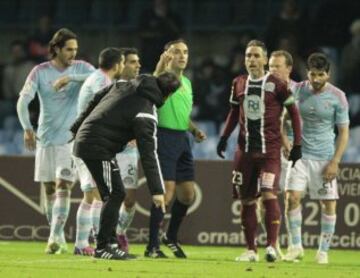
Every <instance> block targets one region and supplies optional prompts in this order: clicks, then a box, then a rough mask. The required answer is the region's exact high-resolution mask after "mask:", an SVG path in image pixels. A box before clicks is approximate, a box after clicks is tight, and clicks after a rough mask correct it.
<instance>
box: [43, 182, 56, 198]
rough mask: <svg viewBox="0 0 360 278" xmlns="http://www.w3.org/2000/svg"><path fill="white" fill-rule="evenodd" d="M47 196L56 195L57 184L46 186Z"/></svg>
mask: <svg viewBox="0 0 360 278" xmlns="http://www.w3.org/2000/svg"><path fill="white" fill-rule="evenodd" d="M45 193H46V195H53V194H54V193H55V184H45Z"/></svg>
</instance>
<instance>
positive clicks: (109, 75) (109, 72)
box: [101, 69, 115, 80]
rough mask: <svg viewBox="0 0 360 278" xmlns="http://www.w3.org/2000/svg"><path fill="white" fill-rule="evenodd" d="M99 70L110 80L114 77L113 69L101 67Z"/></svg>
mask: <svg viewBox="0 0 360 278" xmlns="http://www.w3.org/2000/svg"><path fill="white" fill-rule="evenodd" d="M101 70H102V72H103V73H104V74H105V75H106V76H107V77H108V78H109V79H110V80H113V79H114V77H115V72H114V71H112V70H104V69H101Z"/></svg>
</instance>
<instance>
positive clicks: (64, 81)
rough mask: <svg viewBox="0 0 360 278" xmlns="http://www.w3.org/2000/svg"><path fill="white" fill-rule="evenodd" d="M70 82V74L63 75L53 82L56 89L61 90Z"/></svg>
mask: <svg viewBox="0 0 360 278" xmlns="http://www.w3.org/2000/svg"><path fill="white" fill-rule="evenodd" d="M69 82H70V77H69V76H63V77H60V78H58V79H56V80H55V82H54V83H53V87H54V90H55V91H57V92H58V91H60V90H61V89H62V88H64V87H65V86H66V85H67V84H69Z"/></svg>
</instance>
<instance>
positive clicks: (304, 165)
mask: <svg viewBox="0 0 360 278" xmlns="http://www.w3.org/2000/svg"><path fill="white" fill-rule="evenodd" d="M328 163H329V161H327V160H326V161H324V160H307V159H300V160H298V161H297V162H296V164H295V167H294V168H291V172H290V178H289V184H288V187H287V190H294V191H303V192H305V190H306V189H308V191H309V194H310V199H315V200H335V199H339V194H338V187H337V180H336V179H333V180H332V181H331V182H328V183H324V181H323V177H322V172H323V170H324V168H325V166H326V165H327V164H328Z"/></svg>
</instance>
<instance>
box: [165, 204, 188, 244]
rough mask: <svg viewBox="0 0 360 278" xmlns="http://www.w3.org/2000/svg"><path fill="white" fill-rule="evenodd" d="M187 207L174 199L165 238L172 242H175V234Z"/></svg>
mask: <svg viewBox="0 0 360 278" xmlns="http://www.w3.org/2000/svg"><path fill="white" fill-rule="evenodd" d="M188 208H189V205H185V204H183V203H181V202H179V200H178V199H177V198H176V199H175V201H174V204H173V206H172V208H171V219H170V223H169V228H168V230H167V233H166V237H167V238H168V239H170V240H172V241H177V234H178V231H179V228H180V225H181V222H182V221H183V219H184V217H185V215H186V212H187V210H188Z"/></svg>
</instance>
